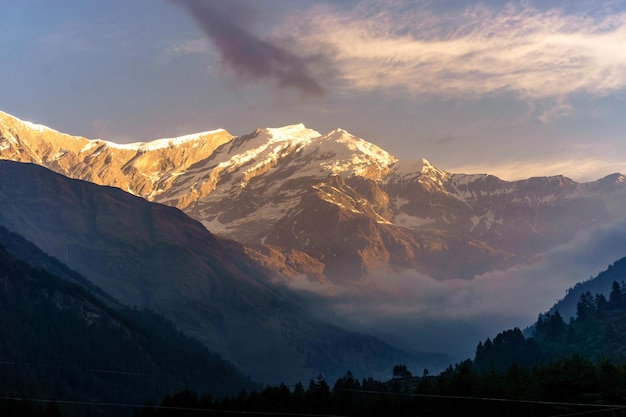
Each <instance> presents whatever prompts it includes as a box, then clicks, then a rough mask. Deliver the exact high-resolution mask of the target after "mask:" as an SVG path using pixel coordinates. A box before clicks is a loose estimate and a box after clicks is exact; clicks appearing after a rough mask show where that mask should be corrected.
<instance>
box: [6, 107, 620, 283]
mask: <svg viewBox="0 0 626 417" xmlns="http://www.w3.org/2000/svg"><path fill="white" fill-rule="evenodd" d="M0 157H1V158H3V159H10V160H14V161H20V162H32V163H36V164H39V165H42V166H45V167H47V168H50V169H52V170H54V171H56V172H58V173H61V174H63V175H65V176H68V177H71V178H78V179H83V180H86V181H91V182H94V183H96V184H101V185H110V186H115V187H118V188H121V189H123V190H124V191H127V192H130V193H132V194H135V195H137V196H140V197H143V198H145V199H147V200H149V201H154V202H158V203H162V204H166V205H170V206H174V207H177V208H179V209H181V210H183V211H184V212H185V213H187V214H188V215H189V216H191V217H192V218H194V219H196V220H198V221H199V222H201V223H202V224H203V225H204V226H205V227H206V228H207V229H208V230H210V231H211V232H212V233H214V234H217V235H221V236H225V237H227V238H230V239H234V240H236V241H238V242H240V243H241V244H242V245H244V248H245V250H246V252H247V253H248V255H250V256H251V257H253V258H254V259H256V260H257V261H258V262H260V263H262V264H263V265H264V266H266V267H267V268H268V269H270V270H271V271H272V272H273V274H274V277H275V278H279V279H283V280H285V281H287V282H289V280H290V279H293V278H294V277H298V276H305V277H306V278H307V279H308V280H310V281H314V282H321V283H328V282H332V283H345V282H351V281H360V280H364V279H367V278H368V277H371V276H372V275H380V274H381V273H383V274H384V273H397V272H399V271H403V270H407V269H410V270H418V271H420V272H424V273H427V274H428V275H430V276H432V277H434V278H436V279H449V278H464V279H471V278H473V277H474V276H476V275H480V274H483V273H485V272H489V271H493V270H502V269H506V268H509V267H511V266H514V265H520V264H530V263H532V262H534V261H537V260H538V259H540V258H541V257H542V256H543V254H544V253H545V252H546V251H547V250H549V249H551V248H554V247H555V246H557V245H559V244H563V243H566V242H568V241H570V240H571V239H572V238H573V237H574V236H575V235H576V234H577V233H579V232H580V231H582V230H585V229H587V228H589V227H591V226H593V225H594V224H595V222H596V221H597V220H598V219H603V220H606V219H609V218H615V217H617V216H619V215H620V214H619V212H618V211H615V210H613V208H612V207H611V206H610V205H607V204H603V203H602V201H603V199H605V198H608V196H610V195H611V194H612V193H614V192H616V191H623V190H624V189H626V181H625V177H624V175H622V174H619V173H616V174H611V175H608V176H606V177H604V178H602V179H599V180H597V181H594V182H588V183H577V182H575V181H573V180H571V179H569V178H566V177H563V176H552V177H536V178H529V179H526V180H520V181H504V180H501V179H499V178H497V177H495V176H492V175H487V174H455V173H449V172H446V171H444V170H441V169H438V168H436V167H435V166H433V165H432V164H431V163H430V162H428V161H427V160H425V159H421V160H400V159H398V158H396V157H394V156H392V155H390V154H389V153H387V152H385V151H384V150H382V149H380V148H378V147H377V146H376V145H373V144H371V143H369V142H367V141H365V140H363V139H361V138H358V137H355V136H353V135H351V134H350V133H348V132H346V131H344V130H341V129H337V130H334V131H332V132H330V133H327V134H320V133H318V132H316V131H314V130H311V129H308V128H306V127H305V126H303V125H301V124H300V125H292V126H286V127H282V128H267V129H258V130H256V131H255V132H253V133H251V134H249V135H244V136H240V137H234V136H232V135H230V134H229V133H227V132H226V131H224V130H213V131H207V132H203V133H198V134H192V135H187V136H183V137H178V138H169V139H159V140H155V141H151V142H144V143H133V144H124V145H119V144H115V143H112V142H107V141H103V140H89V139H85V138H82V137H75V136H70V135H66V134H62V133H59V132H57V131H55V130H53V129H50V128H47V127H45V126H42V125H35V124H32V123H30V122H24V121H21V120H19V119H17V118H15V117H12V116H10V115H7V114H6V113H0Z"/></svg>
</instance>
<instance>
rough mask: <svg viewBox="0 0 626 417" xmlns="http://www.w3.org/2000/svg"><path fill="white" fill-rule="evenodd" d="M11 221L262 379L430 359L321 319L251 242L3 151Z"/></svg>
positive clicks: (3, 192) (370, 370) (0, 208)
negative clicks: (247, 247) (280, 284)
mask: <svg viewBox="0 0 626 417" xmlns="http://www.w3.org/2000/svg"><path fill="white" fill-rule="evenodd" d="M0 224H2V225H4V226H5V227H7V228H8V229H10V230H12V231H15V232H17V233H19V234H20V235H23V236H25V237H26V238H27V239H29V240H31V241H32V242H34V243H35V244H36V245H37V246H39V247H41V248H42V249H43V250H44V251H45V252H47V253H49V254H50V255H52V256H55V257H57V258H59V259H62V260H63V261H64V262H65V263H66V264H67V265H69V266H70V267H71V268H73V269H76V270H77V271H78V272H80V273H81V274H83V275H84V276H85V277H87V278H88V279H89V280H91V281H92V282H93V283H94V284H95V285H97V286H98V287H100V288H102V289H103V290H104V291H106V292H107V293H109V294H111V295H112V296H114V297H115V298H116V299H118V300H119V301H120V302H122V303H124V304H127V305H131V306H138V307H140V308H150V309H153V310H155V311H156V312H158V313H160V314H163V315H165V316H166V317H168V318H169V319H171V320H173V321H174V322H175V323H176V325H177V326H178V327H179V328H180V329H181V330H182V331H183V332H185V333H187V334H189V335H191V336H193V337H196V338H198V339H199V340H201V341H202V342H203V343H204V344H205V345H206V346H207V347H209V349H210V350H212V351H215V352H216V353H219V354H220V355H222V356H224V357H225V358H226V359H228V360H231V361H232V362H233V363H235V364H236V365H237V366H239V367H240V368H241V369H245V371H246V372H249V373H250V374H251V375H252V376H253V377H254V378H255V379H256V380H259V381H277V380H278V381H280V380H295V379H300V378H301V377H302V375H307V376H308V375H311V374H313V373H314V374H317V373H319V372H322V373H324V374H327V375H329V376H332V375H336V374H337V373H341V372H343V371H344V369H346V368H350V369H355V370H361V371H362V372H363V373H364V374H372V375H376V374H377V373H378V372H382V371H384V370H386V369H388V368H389V366H390V364H393V363H396V362H399V361H402V362H410V363H418V362H420V360H419V358H418V357H416V356H415V355H414V354H409V353H406V352H401V351H398V350H396V349H394V348H392V347H391V346H389V345H387V344H385V343H383V342H381V341H379V340H377V339H375V338H373V337H369V336H366V335H363V334H357V333H351V332H346V331H344V330H342V329H340V328H338V327H334V326H331V325H328V324H325V323H323V322H321V321H320V320H319V319H317V318H314V317H313V315H312V314H309V313H308V312H307V311H306V310H305V309H303V308H302V306H300V305H299V304H298V299H297V297H295V296H294V295H293V294H291V293H289V292H286V291H284V290H281V289H280V288H277V287H276V286H274V285H272V284H271V283H270V282H269V281H270V278H269V277H268V275H266V273H265V270H264V268H263V267H261V266H259V265H258V264H257V263H256V262H254V261H253V260H251V259H250V258H249V257H248V256H247V255H246V254H245V253H244V251H243V250H242V248H241V246H240V245H238V244H236V243H234V242H231V241H225V240H221V239H218V238H216V237H215V236H213V235H211V234H210V233H209V232H208V231H207V230H206V229H205V228H204V227H203V226H202V225H201V224H200V223H198V222H196V221H194V220H192V219H190V218H189V217H187V216H186V215H185V214H184V213H182V212H181V211H180V210H178V209H175V208H172V207H167V206H163V205H159V204H155V203H150V202H148V201H146V200H144V199H141V198H139V197H135V196H132V195H130V194H128V193H125V192H123V191H122V190H120V189H117V188H113V187H102V186H97V185H95V184H92V183H88V182H84V181H80V180H72V179H68V178H66V177H64V176H62V175H59V174H55V173H53V172H52V171H49V170H48V169H45V168H42V167H40V166H37V165H33V164H22V163H15V162H10V161H0ZM424 365H425V364H424Z"/></svg>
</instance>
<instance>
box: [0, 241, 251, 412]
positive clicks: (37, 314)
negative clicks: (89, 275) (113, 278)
mask: <svg viewBox="0 0 626 417" xmlns="http://www.w3.org/2000/svg"><path fill="white" fill-rule="evenodd" d="M3 235H4V236H6V235H7V233H5V231H3ZM11 242H12V244H14V245H15V246H14V247H16V246H19V247H21V248H28V253H29V259H31V260H33V259H46V258H47V255H45V254H43V253H42V252H38V251H37V250H36V249H34V248H33V247H32V244H30V243H29V242H26V241H24V240H23V239H20V237H19V236H18V235H16V234H11ZM4 245H5V244H4V243H2V244H0V317H1V318H2V319H1V326H0V340H2V343H0V357H1V358H2V363H0V375H1V376H2V377H1V378H0V396H3V397H18V398H26V399H29V398H34V399H38V398H56V399H58V400H66V401H80V402H86V403H106V402H109V403H121V404H124V403H132V404H142V403H144V402H146V401H155V400H157V399H159V398H160V397H162V396H163V395H166V394H170V393H172V392H174V391H177V390H181V389H183V388H188V389H202V390H203V391H205V392H207V393H210V394H211V395H213V396H216V397H218V398H219V397H222V396H225V395H234V394H236V393H238V392H239V391H240V390H241V389H250V388H251V387H253V384H252V383H251V381H250V379H249V378H248V377H246V376H245V375H244V374H243V373H241V372H240V371H239V370H237V369H236V368H235V367H234V366H233V365H232V364H230V363H228V362H226V361H224V360H223V359H221V358H219V357H218V356H217V355H215V354H212V353H210V352H209V351H208V350H207V349H206V347H205V346H204V345H202V344H201V343H200V342H199V341H197V340H194V339H191V338H189V337H188V336H186V335H184V334H182V333H181V332H180V331H178V330H177V329H176V328H175V327H174V325H173V324H172V323H171V322H169V321H168V320H166V319H165V318H164V317H162V316H159V315H157V314H155V313H153V312H149V311H143V310H137V309H129V308H127V307H123V306H120V305H119V304H118V305H115V307H112V306H111V304H112V301H111V300H112V299H111V298H110V296H109V297H108V298H107V297H105V295H104V294H103V293H102V291H100V293H99V294H98V295H97V296H96V295H94V294H93V293H91V291H89V290H88V289H87V288H86V287H88V285H87V286H83V285H84V283H85V281H86V280H85V279H84V278H82V279H80V280H79V281H80V283H81V285H79V284H77V283H75V282H71V281H69V280H67V279H64V278H60V277H57V276H55V275H53V274H51V273H49V272H46V271H45V270H43V269H39V268H34V267H32V266H30V265H28V264H27V263H26V262H24V261H22V260H19V259H18V258H17V257H15V256H14V255H13V254H11V253H10V252H9V251H8V250H7V249H6V247H5V246H4ZM20 252H21V253H22V254H24V253H25V252H24V251H22V250H20ZM48 258H49V257H48ZM35 262H36V263H37V261H35ZM52 263H53V264H54V263H55V262H52ZM57 267H58V265H53V267H52V269H56V268H57ZM63 269H64V271H65V272H68V273H69V274H70V275H71V277H76V276H77V275H78V274H77V273H76V272H72V271H69V270H68V269H67V268H63ZM103 298H105V299H106V302H103ZM83 408H84V409H85V410H86V411H85V413H87V414H89V413H97V414H98V415H117V411H112V410H111V409H110V408H109V409H107V408H106V407H105V408H102V407H101V406H89V405H87V404H86V405H85V406H84V407H83ZM0 409H2V408H1V407H0ZM87 414H85V415H87ZM72 415H74V414H72Z"/></svg>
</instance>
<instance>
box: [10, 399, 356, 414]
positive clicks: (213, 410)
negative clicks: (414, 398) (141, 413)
mask: <svg viewBox="0 0 626 417" xmlns="http://www.w3.org/2000/svg"><path fill="white" fill-rule="evenodd" d="M0 400H8V401H31V402H36V403H46V404H48V403H57V404H64V405H91V406H96V407H125V408H131V407H132V408H143V409H146V408H147V409H157V410H158V409H162V410H176V411H194V412H205V413H224V414H234V415H251V414H254V415H266V416H298V417H347V416H340V415H336V414H305V413H280V412H273V411H272V412H270V411H245V410H217V409H211V408H197V407H175V406H164V405H155V406H152V405H146V404H129V403H109V402H95V401H93V402H92V401H72V400H45V399H43V398H22V397H0Z"/></svg>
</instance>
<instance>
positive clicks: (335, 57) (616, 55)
mask: <svg viewBox="0 0 626 417" xmlns="http://www.w3.org/2000/svg"><path fill="white" fill-rule="evenodd" d="M374 4H375V6H373V5H372V2H362V3H361V5H360V7H355V8H353V9H350V10H342V9H340V8H339V7H332V6H320V7H316V8H312V9H310V10H308V11H307V12H306V14H304V15H301V16H295V17H293V18H292V20H290V21H289V22H287V23H285V25H284V26H283V28H282V29H281V30H282V32H283V35H285V34H290V35H291V37H292V38H293V40H294V42H297V43H298V48H299V49H301V50H303V51H306V52H308V53H326V54H328V55H330V57H331V59H332V61H333V62H334V65H335V66H336V68H335V69H336V71H337V73H338V77H337V79H336V81H337V82H336V87H337V88H342V89H343V91H344V92H351V91H379V90H382V91H391V92H393V91H396V92H398V91H399V92H403V93H410V94H412V95H414V96H419V97H446V98H469V99H473V98H480V97H483V96H485V95H510V94H513V95H514V96H516V97H520V98H522V99H531V100H542V99H546V98H552V97H564V96H568V95H571V94H587V95H591V96H602V95H606V94H610V93H611V92H613V91H616V90H620V89H622V88H624V87H625V86H626V48H623V45H624V44H626V13H622V14H610V15H605V16H604V17H598V16H595V17H585V16H581V15H571V14H566V13H564V12H561V11H558V10H547V11H541V10H538V9H535V8H533V7H531V6H529V5H528V4H527V3H522V4H523V5H522V6H519V7H516V6H512V5H509V6H507V7H505V8H501V9H498V10H496V9H493V8H488V7H487V6H476V7H473V8H468V9H466V10H463V11H461V12H457V13H447V14H445V15H443V14H435V13H434V12H431V11H429V10H427V9H426V8H425V7H417V8H408V7H404V6H405V5H406V2H404V1H395V2H391V3H389V2H387V3H385V2H376V3H374ZM303 22H305V23H303ZM568 112H569V109H568V108H567V105H565V104H563V105H561V106H560V107H558V108H555V109H553V111H552V113H551V114H546V115H545V116H544V119H545V120H549V119H550V118H551V117H555V116H556V117H558V116H563V115H567V114H568Z"/></svg>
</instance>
